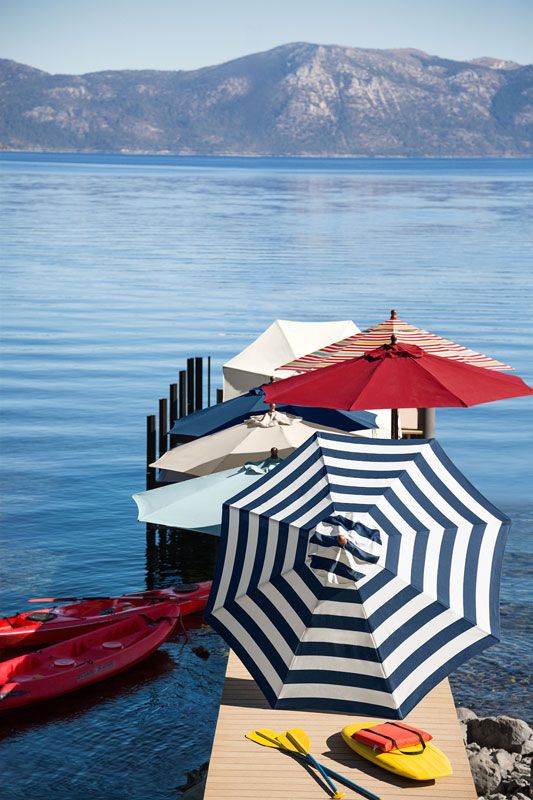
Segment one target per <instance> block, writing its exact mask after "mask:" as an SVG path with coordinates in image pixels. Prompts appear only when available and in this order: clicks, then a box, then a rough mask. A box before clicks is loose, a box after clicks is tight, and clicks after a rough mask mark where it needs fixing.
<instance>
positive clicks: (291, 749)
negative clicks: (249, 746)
mask: <svg viewBox="0 0 533 800" xmlns="http://www.w3.org/2000/svg"><path fill="white" fill-rule="evenodd" d="M287 733H289V731H287ZM291 733H293V734H294V730H293V731H291ZM284 736H285V734H282V735H281V736H280V734H278V733H276V731H273V730H272V729H271V728H259V729H258V730H255V731H250V733H247V734H246V738H247V739H250V741H252V742H256V743H257V744H261V745H263V746H264V747H275V748H277V749H278V750H283V751H285V752H288V753H291V754H292V755H297V756H301V757H302V758H304V759H305V760H306V761H308V759H307V755H305V754H304V753H302V752H301V751H300V750H299V749H297V748H296V747H295V745H293V744H291V743H290V742H289V741H287V742H286V743H285V740H284V739H283V737H284ZM307 741H309V739H307ZM285 744H287V746H285ZM308 763H309V762H308ZM315 763H316V764H318V761H317V762H315ZM320 768H322V770H324V772H326V773H327V774H328V775H329V776H330V777H332V778H334V779H335V780H337V781H340V782H341V783H344V785H345V786H347V787H348V788H349V789H353V790H354V791H355V792H358V793H359V794H361V795H362V796H363V797H366V798H368V800H381V798H380V797H379V796H378V795H377V794H374V793H373V792H370V791H369V790H368V789H364V788H363V787H362V786H359V784H357V783H354V782H353V781H351V780H349V778H345V777H344V775H339V773H338V772H335V771H334V770H332V769H330V767H328V766H326V765H325V764H320V765H319V769H320ZM341 796H342V795H340V794H337V797H341Z"/></svg>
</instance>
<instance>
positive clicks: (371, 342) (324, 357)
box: [279, 310, 513, 373]
mask: <svg viewBox="0 0 533 800" xmlns="http://www.w3.org/2000/svg"><path fill="white" fill-rule="evenodd" d="M393 335H394V336H396V341H397V342H398V343H399V344H416V345H418V347H421V348H422V349H423V350H426V351H427V352H428V353H431V354H432V355H435V356H442V357H444V358H450V359H452V360H454V361H462V362H463V363H465V364H471V365H473V366H474V367H485V368H487V369H497V370H510V369H513V367H510V366H509V365H508V364H503V363H502V362H501V361H497V360H496V359H495V358H491V357H490V356H484V355H482V354H481V353H477V352H476V351H475V350H470V349H469V348H467V347H463V346H462V345H460V344H455V343H454V342H450V341H449V340H448V339H444V338H443V337H442V336H437V334H435V333H429V332H428V331H425V330H423V329H422V328H416V327H415V326H414V325H410V324H409V323H408V322H404V321H403V320H401V319H397V317H396V311H394V310H392V311H391V316H390V319H387V320H385V321H384V322H380V324H379V325H374V326H373V327H371V328H367V329H366V330H364V331H361V333H356V334H354V335H352V336H348V337H347V338H346V339H341V340H340V341H339V342H335V343H334V344H330V345H328V346H327V347H323V348H321V349H320V350H316V351H315V352H314V353H309V354H308V355H306V356H302V357H301V358H297V359H295V360H294V361H290V362H289V363H288V364H285V365H284V366H283V367H280V368H279V369H280V370H286V371H290V372H291V373H293V372H310V371H311V370H314V369H318V368H319V367H330V366H331V365H332V364H336V363H338V362H339V361H346V360H347V359H350V358H357V357H358V356H362V355H363V353H365V352H366V351H368V350H373V349H374V348H376V347H379V346H380V345H383V344H387V343H388V342H390V339H391V336H393Z"/></svg>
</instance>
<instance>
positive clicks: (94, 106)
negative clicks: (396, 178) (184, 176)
mask: <svg viewBox="0 0 533 800" xmlns="http://www.w3.org/2000/svg"><path fill="white" fill-rule="evenodd" d="M0 148H2V149H4V150H5V149H12V150H37V151H39V150H40V151H43V150H50V151H75V152H139V153H173V154H182V155H192V154H198V155H283V156H287V155H288V156H290V155H306V156H309V155H314V156H389V157H390V156H428V157H439V156H523V155H533V65H520V64H516V63H515V62H510V61H505V60H503V59H497V58H491V57H481V58H478V59H474V60H471V61H454V60H451V59H445V58H441V57H439V56H433V55H430V54H428V53H425V52H423V51H420V50H415V49H411V48H400V49H393V50H377V49H362V48H350V47H344V46H340V45H320V44H310V43H306V42H294V43H291V44H287V45H280V46H279V47H276V48H273V49H271V50H266V51H263V52H260V53H253V54H250V55H246V56H241V57H239V58H236V59H232V60H231V61H227V62H224V63H222V64H217V65H211V66H206V67H200V68H198V69H195V70H176V71H172V70H102V71H98V72H90V73H84V74H82V75H66V74H51V73H48V72H45V71H44V70H39V69H37V68H35V67H31V66H27V65H24V64H19V63H18V62H15V61H11V60H8V59H0Z"/></svg>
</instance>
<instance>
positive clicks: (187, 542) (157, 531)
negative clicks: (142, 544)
mask: <svg viewBox="0 0 533 800" xmlns="http://www.w3.org/2000/svg"><path fill="white" fill-rule="evenodd" d="M218 542H219V539H218V537H216V536H209V535H208V534H205V533H195V532H193V531H185V530H182V529H180V528H164V527H160V526H155V525H147V526H146V588H147V589H162V588H165V587H167V586H173V585H175V584H176V583H195V582H196V581H207V580H212V578H213V575H214V572H215V564H216V557H217V550H218Z"/></svg>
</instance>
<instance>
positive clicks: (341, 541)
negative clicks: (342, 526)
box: [337, 533, 348, 547]
mask: <svg viewBox="0 0 533 800" xmlns="http://www.w3.org/2000/svg"><path fill="white" fill-rule="evenodd" d="M337 544H338V545H339V547H346V545H347V544H348V538H347V537H346V536H345V535H344V534H343V533H339V535H338V536H337Z"/></svg>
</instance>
